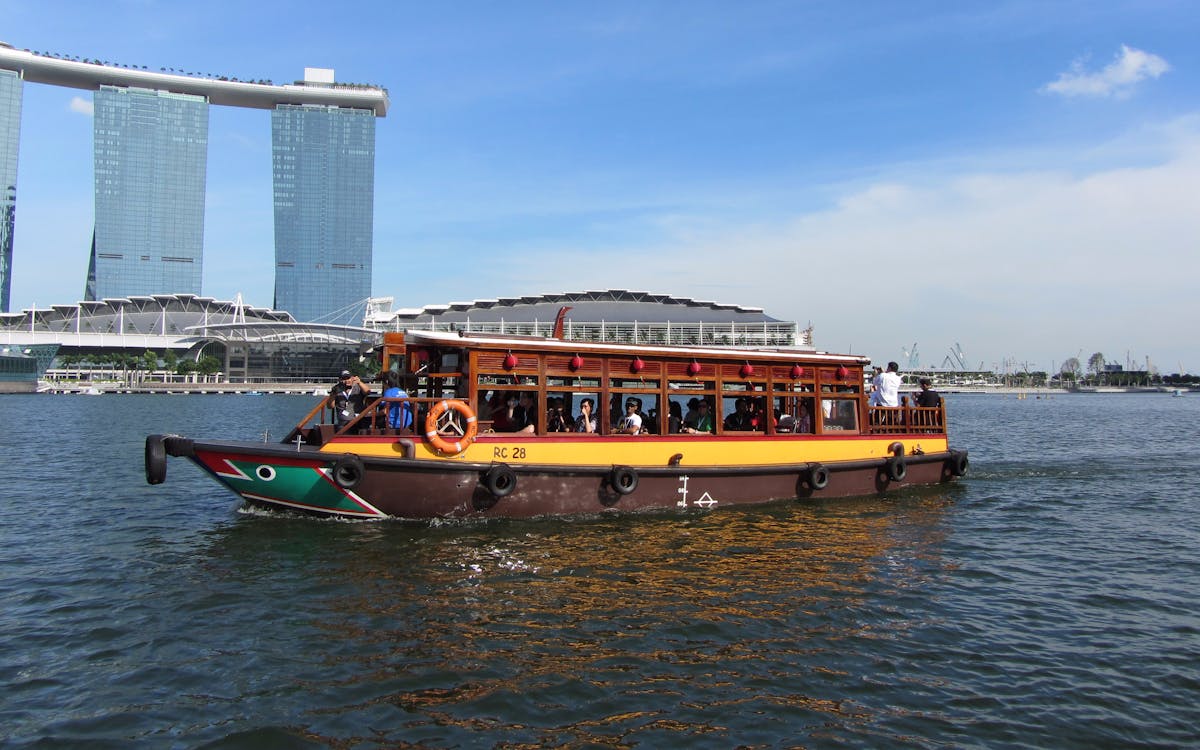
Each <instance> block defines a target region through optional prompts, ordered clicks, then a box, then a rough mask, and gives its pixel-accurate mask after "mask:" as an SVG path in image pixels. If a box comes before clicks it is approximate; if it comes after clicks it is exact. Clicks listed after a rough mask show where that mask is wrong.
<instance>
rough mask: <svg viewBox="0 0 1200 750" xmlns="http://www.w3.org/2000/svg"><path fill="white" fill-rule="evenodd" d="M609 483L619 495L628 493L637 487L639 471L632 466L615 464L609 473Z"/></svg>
mask: <svg viewBox="0 0 1200 750" xmlns="http://www.w3.org/2000/svg"><path fill="white" fill-rule="evenodd" d="M608 483H609V484H610V485H612V488H613V489H614V490H616V491H617V494H618V495H628V494H629V493H630V492H633V491H634V490H636V489H637V486H638V473H637V469H635V468H633V467H632V466H614V467H612V471H610V472H609V473H608Z"/></svg>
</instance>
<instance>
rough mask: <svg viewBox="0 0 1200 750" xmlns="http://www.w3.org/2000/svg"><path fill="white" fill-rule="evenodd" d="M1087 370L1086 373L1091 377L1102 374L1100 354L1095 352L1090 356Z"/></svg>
mask: <svg viewBox="0 0 1200 750" xmlns="http://www.w3.org/2000/svg"><path fill="white" fill-rule="evenodd" d="M1087 368H1088V372H1090V373H1091V374H1093V375H1099V374H1100V373H1102V372H1104V355H1103V354H1101V353H1100V352H1096V353H1095V354H1093V355H1092V356H1090V357H1088V364H1087Z"/></svg>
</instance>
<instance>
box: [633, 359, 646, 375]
mask: <svg viewBox="0 0 1200 750" xmlns="http://www.w3.org/2000/svg"><path fill="white" fill-rule="evenodd" d="M629 369H630V370H633V371H634V372H641V371H642V370H644V369H646V363H645V362H643V361H642V358H641V357H634V358H633V362H632V363H631V364H630V365H629Z"/></svg>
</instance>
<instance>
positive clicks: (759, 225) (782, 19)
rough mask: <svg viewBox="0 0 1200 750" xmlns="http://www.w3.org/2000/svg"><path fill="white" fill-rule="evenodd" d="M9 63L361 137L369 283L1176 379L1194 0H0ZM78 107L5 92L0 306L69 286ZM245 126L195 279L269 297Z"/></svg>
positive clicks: (78, 249)
mask: <svg viewBox="0 0 1200 750" xmlns="http://www.w3.org/2000/svg"><path fill="white" fill-rule="evenodd" d="M0 19H3V23H2V25H0V40H3V41H6V42H9V43H11V44H13V45H14V46H16V47H18V48H26V49H31V50H39V51H51V52H57V53H63V54H73V55H80V56H83V57H92V58H99V59H104V60H111V61H115V62H121V63H127V64H137V65H146V66H147V67H149V68H151V69H156V68H158V67H174V68H177V69H184V70H195V71H201V72H205V73H208V72H213V73H218V74H224V75H230V76H237V77H239V78H243V79H256V78H270V79H272V80H274V81H276V82H283V81H291V80H295V79H298V78H300V77H302V75H303V69H304V67H306V66H309V67H329V68H334V69H336V71H337V78H338V80H339V81H346V82H359V83H373V84H378V85H382V86H384V87H386V88H387V89H388V91H389V93H390V96H391V110H390V112H389V114H388V116H387V117H386V118H384V119H381V120H378V121H377V125H378V130H377V156H376V196H375V273H374V293H375V294H376V295H393V296H394V297H395V298H396V306H397V307H418V306H421V305H425V304H431V303H445V302H450V301H458V300H471V299H476V298H489V297H497V296H511V295H523V294H537V293H541V292H550V291H568V290H570V291H574V290H581V289H604V288H623V289H636V290H646V291H655V292H667V293H672V294H677V295H686V296H692V297H696V298H699V299H705V300H714V301H719V302H733V303H739V304H744V305H757V306H761V307H763V308H765V309H766V311H767V312H768V313H769V314H772V315H774V316H775V317H778V318H783V319H789V320H797V321H799V322H800V323H801V324H803V325H807V324H808V323H810V322H811V323H812V324H813V325H814V327H815V338H816V343H817V345H818V346H819V347H821V348H824V349H828V350H833V351H853V352H854V353H858V354H866V355H868V356H871V357H872V358H874V359H876V360H882V361H886V360H889V359H896V360H898V361H900V362H901V364H902V365H903V364H907V358H906V356H905V350H907V349H909V348H911V346H912V344H913V343H914V342H915V343H916V344H917V351H918V352H919V355H920V362H921V364H922V365H925V366H938V365H941V364H942V363H943V362H944V361H945V358H946V356H947V354H948V353H949V351H950V349H951V348H952V347H956V346H961V348H962V350H963V352H964V354H965V358H966V360H967V361H969V362H970V363H971V364H972V366H975V365H977V364H978V363H983V364H984V366H985V367H994V368H996V369H1005V368H1006V367H1007V368H1008V369H1016V370H1020V369H1023V368H1024V367H1026V366H1028V367H1030V368H1031V369H1050V368H1052V367H1055V368H1057V367H1058V366H1059V365H1061V363H1062V361H1063V360H1064V359H1066V358H1067V357H1072V356H1076V355H1080V358H1081V360H1083V361H1084V362H1086V360H1087V358H1088V357H1089V356H1090V355H1091V353H1093V352H1097V351H1099V352H1102V353H1104V354H1105V355H1106V357H1107V358H1108V359H1109V360H1110V361H1117V362H1120V363H1121V364H1123V365H1124V364H1126V362H1127V360H1131V361H1132V362H1133V363H1134V364H1135V365H1143V364H1144V362H1145V358H1146V357H1149V358H1150V359H1151V361H1152V363H1153V364H1154V365H1155V366H1156V367H1158V368H1159V369H1160V370H1161V371H1162V372H1165V373H1170V372H1176V371H1178V370H1179V368H1180V367H1181V366H1182V368H1183V369H1184V370H1188V371H1190V372H1193V373H1194V372H1198V371H1200V335H1197V334H1196V333H1195V330H1194V329H1195V323H1196V321H1198V320H1200V301H1198V299H1200V295H1198V294H1197V292H1198V291H1200V283H1198V282H1197V280H1196V277H1197V273H1196V272H1197V271H1200V261H1198V260H1197V254H1198V251H1200V198H1198V197H1197V196H1198V193H1200V77H1198V70H1200V45H1197V44H1196V39H1197V37H1198V32H1200V4H1197V3H1195V2H1190V1H1187V2H1155V1H1154V0H1140V1H1138V2H1106V3H1094V2H1087V3H1085V2H1003V1H1001V2H990V3H972V2H949V3H948V2H905V3H895V2H754V1H749V2H737V3H715V2H714V3H708V2H678V3H660V2H609V3H583V2H504V3H498V2H488V3H484V2H459V3H424V2H422V3H412V2H379V3H376V2H364V3H346V4H343V5H340V6H339V5H336V4H329V3H311V2H304V1H299V2H288V3H284V2H256V3H232V2H224V1H223V0H216V1H214V2H206V3H176V2H154V1H153V0H138V1H130V2H106V3H83V2H53V0H49V1H48V0H36V1H32V0H31V1H28V2H27V1H25V0H0ZM90 99H91V96H90V94H88V93H87V92H81V91H76V90H71V89H59V88H54V87H48V86H41V85H36V84H27V85H26V86H25V98H24V111H23V118H22V132H21V157H20V158H21V161H20V166H19V176H18V193H17V195H18V204H17V228H16V248H15V253H14V256H15V257H14V263H13V274H14V281H13V307H14V309H20V308H25V307H29V306H31V305H34V304H37V305H38V306H41V307H45V306H48V305H50V304H54V303H67V302H74V301H76V300H77V299H79V298H80V297H81V296H82V292H83V285H84V276H85V273H86V265H87V253H88V245H89V242H90V237H91V225H92V215H93V210H94V207H93V194H92V150H91V139H92V123H91V117H90V114H89V113H88V104H89V103H90ZM270 145H271V144H270V120H269V116H268V114H267V113H266V112H264V111H245V110H236V109H230V108H225V107H213V109H212V111H211V114H210V142H209V164H208V204H207V211H206V222H205V267H204V289H203V291H204V293H205V294H206V295H209V296H213V297H218V298H232V297H233V296H234V295H235V294H237V293H238V292H241V293H242V294H243V295H244V297H245V299H246V300H247V301H248V302H250V303H252V304H256V305H261V306H267V305H270V303H271V297H272V283H273V252H274V249H273V234H272V233H273V229H272V207H271V151H270Z"/></svg>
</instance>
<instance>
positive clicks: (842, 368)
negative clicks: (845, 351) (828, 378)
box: [837, 365, 850, 380]
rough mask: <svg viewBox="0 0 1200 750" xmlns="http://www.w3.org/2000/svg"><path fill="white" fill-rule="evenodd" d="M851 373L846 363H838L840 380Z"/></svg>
mask: <svg viewBox="0 0 1200 750" xmlns="http://www.w3.org/2000/svg"><path fill="white" fill-rule="evenodd" d="M849 374H850V371H849V370H847V369H846V366H845V365H838V368H837V376H838V380H845V379H846V376H847V375H849Z"/></svg>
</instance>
